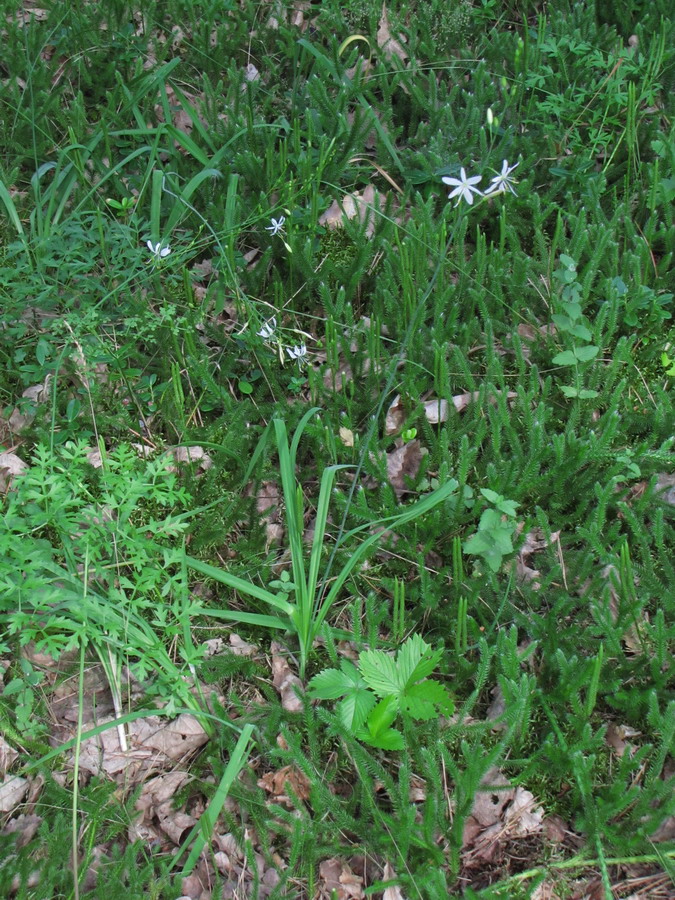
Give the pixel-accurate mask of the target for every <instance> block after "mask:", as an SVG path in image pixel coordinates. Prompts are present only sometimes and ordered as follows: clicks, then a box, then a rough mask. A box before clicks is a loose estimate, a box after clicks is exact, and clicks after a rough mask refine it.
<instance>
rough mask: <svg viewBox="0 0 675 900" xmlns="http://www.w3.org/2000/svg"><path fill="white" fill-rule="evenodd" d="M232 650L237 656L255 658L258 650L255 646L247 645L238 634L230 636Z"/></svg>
mask: <svg viewBox="0 0 675 900" xmlns="http://www.w3.org/2000/svg"><path fill="white" fill-rule="evenodd" d="M230 650H231V651H232V653H233V654H234V655H235V656H255V654H256V653H257V652H258V648H257V647H256V645H255V644H247V643H246V641H245V640H244V639H243V638H241V637H239V635H238V634H234V632H233V633H232V634H230Z"/></svg>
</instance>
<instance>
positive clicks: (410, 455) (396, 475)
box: [387, 440, 429, 497]
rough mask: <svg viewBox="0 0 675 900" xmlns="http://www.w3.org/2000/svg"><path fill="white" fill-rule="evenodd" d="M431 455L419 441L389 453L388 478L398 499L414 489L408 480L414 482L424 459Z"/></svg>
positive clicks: (409, 442)
mask: <svg viewBox="0 0 675 900" xmlns="http://www.w3.org/2000/svg"><path fill="white" fill-rule="evenodd" d="M428 453H429V451H428V450H427V448H426V447H423V446H422V445H421V443H420V442H419V441H418V440H414V441H408V443H407V444H403V445H402V446H401V447H397V448H396V449H395V450H392V451H390V452H389V453H387V478H388V479H389V483H390V484H391V486H392V487H393V488H394V491H395V492H396V495H397V496H398V497H400V496H401V494H404V493H406V491H411V490H413V488H411V487H410V486H409V484H408V483H406V482H407V481H408V479H410V480H414V479H415V478H416V477H417V473H418V472H419V470H420V465H421V463H422V457H423V456H426V455H427V454H428Z"/></svg>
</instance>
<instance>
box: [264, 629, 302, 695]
mask: <svg viewBox="0 0 675 900" xmlns="http://www.w3.org/2000/svg"><path fill="white" fill-rule="evenodd" d="M270 652H271V653H272V683H273V684H274V687H275V688H276V689H277V691H278V692H279V696H280V697H281V705H282V707H283V708H284V709H285V710H286V712H301V711H302V700H301V699H300V697H298V694H297V692H296V688H299V689H300V690H302V688H303V685H302V681H300V679H299V678H298V676H297V675H295V674H294V673H293V671H292V670H291V667H290V666H289V664H288V662H287V660H286V657H285V656H282V653H283V652H284V651H283V648H282V646H281V644H277V643H276V642H275V641H272V644H271V645H270Z"/></svg>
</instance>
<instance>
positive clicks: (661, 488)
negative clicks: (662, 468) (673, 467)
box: [656, 472, 675, 506]
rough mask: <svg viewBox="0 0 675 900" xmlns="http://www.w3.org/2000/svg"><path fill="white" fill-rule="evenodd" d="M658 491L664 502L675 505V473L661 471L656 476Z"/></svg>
mask: <svg viewBox="0 0 675 900" xmlns="http://www.w3.org/2000/svg"><path fill="white" fill-rule="evenodd" d="M656 493H657V494H659V495H660V497H659V499H660V500H662V501H663V502H664V503H667V504H668V505H669V506H675V475H669V474H668V473H666V472H660V473H659V474H658V475H657V476H656Z"/></svg>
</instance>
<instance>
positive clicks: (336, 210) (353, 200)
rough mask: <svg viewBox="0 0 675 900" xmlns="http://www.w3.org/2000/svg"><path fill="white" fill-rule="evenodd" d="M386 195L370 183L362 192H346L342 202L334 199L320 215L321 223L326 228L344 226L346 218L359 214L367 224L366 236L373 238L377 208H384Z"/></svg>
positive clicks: (363, 222)
mask: <svg viewBox="0 0 675 900" xmlns="http://www.w3.org/2000/svg"><path fill="white" fill-rule="evenodd" d="M385 203H386V197H385V195H384V194H381V193H380V192H379V191H376V190H375V188H374V187H373V185H372V184H369V185H368V186H367V187H366V188H365V189H364V190H363V191H362V192H360V193H359V192H358V191H355V192H354V193H353V194H345V195H344V197H343V198H342V202H341V203H339V202H338V201H337V200H333V202H332V203H331V205H330V206H329V207H328V209H327V210H326V212H325V213H323V214H322V215H321V216H320V217H319V225H323V226H325V227H326V228H330V229H335V228H342V226H343V224H344V220H345V219H353V218H355V217H356V216H358V219H359V221H360V222H361V223H362V224H365V225H366V232H365V234H366V237H367V238H371V237H372V236H373V234H374V233H375V219H376V214H377V213H376V210H378V209H380V210H381V209H384V206H385Z"/></svg>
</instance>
